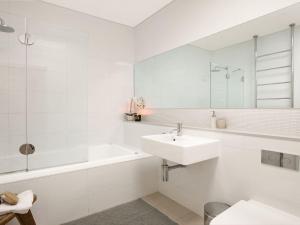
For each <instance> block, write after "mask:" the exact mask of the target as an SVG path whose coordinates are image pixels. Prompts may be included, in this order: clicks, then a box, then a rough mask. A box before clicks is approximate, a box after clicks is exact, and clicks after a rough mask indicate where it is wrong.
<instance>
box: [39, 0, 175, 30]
mask: <svg viewBox="0 0 300 225" xmlns="http://www.w3.org/2000/svg"><path fill="white" fill-rule="evenodd" d="M43 1H44V2H48V3H52V4H55V5H58V6H61V7H65V8H69V9H72V10H76V11H79V12H82V13H86V14H89V15H92V16H96V17H99V18H102V19H106V20H110V21H113V22H116V23H120V24H124V25H128V26H131V27H135V26H136V25H138V24H139V23H141V22H143V21H144V20H145V19H147V18H148V17H150V16H151V15H153V14H154V13H156V12H157V11H159V10H160V9H162V8H163V7H164V6H166V5H167V4H169V3H170V2H172V1H173V0H43Z"/></svg>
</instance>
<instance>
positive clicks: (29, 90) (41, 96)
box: [0, 12, 88, 173]
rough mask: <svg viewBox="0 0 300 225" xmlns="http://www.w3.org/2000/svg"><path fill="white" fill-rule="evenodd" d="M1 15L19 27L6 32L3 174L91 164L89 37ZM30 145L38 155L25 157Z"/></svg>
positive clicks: (2, 41) (1, 56) (1, 53)
mask: <svg viewBox="0 0 300 225" xmlns="http://www.w3.org/2000/svg"><path fill="white" fill-rule="evenodd" d="M0 16H1V17H5V18H6V22H7V23H9V24H10V25H11V26H13V27H14V28H15V32H14V33H9V34H8V33H0V45H1V49H0V60H1V62H0V66H1V67H0V69H1V74H0V75H1V84H0V85H1V86H0V88H1V89H0V91H1V101H2V104H1V105H3V106H6V107H1V120H0V125H1V127H0V134H1V141H0V144H1V153H0V173H6V172H13V171H19V170H32V169H38V168H46V167H53V166H59V165H66V164H72V163H77V162H84V161H87V159H88V145H87V76H86V74H87V73H86V70H87V46H88V36H87V35H86V34H85V33H80V32H79V31H74V30H70V29H67V28H63V27H58V26H55V25H51V24H48V23H44V22H42V21H32V20H27V21H26V19H25V18H22V17H20V16H15V15H7V14H5V13H2V12H0ZM24 144H25V145H26V144H32V145H33V146H34V148H35V151H34V153H33V154H29V155H27V154H25V155H24V154H21V152H20V146H22V145H24ZM27 152H28V151H27ZM23 153H24V151H23ZM25 153H26V151H25ZM29 153H32V152H29Z"/></svg>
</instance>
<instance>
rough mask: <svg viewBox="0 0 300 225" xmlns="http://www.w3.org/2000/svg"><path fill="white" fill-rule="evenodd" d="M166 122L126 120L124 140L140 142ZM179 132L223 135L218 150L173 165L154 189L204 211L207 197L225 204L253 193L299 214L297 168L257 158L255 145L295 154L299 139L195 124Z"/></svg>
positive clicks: (166, 128) (258, 198)
mask: <svg viewBox="0 0 300 225" xmlns="http://www.w3.org/2000/svg"><path fill="white" fill-rule="evenodd" d="M170 129H171V128H170V127H164V126H155V125H147V124H138V123H126V126H125V133H126V142H127V144H130V145H134V146H140V136H142V135H147V134H157V133H161V132H165V131H168V130H170ZM183 132H184V134H190V135H199V136H204V137H211V138H217V139H220V140H221V141H222V144H221V146H222V148H221V156H220V157H219V158H218V159H212V160H207V161H204V162H201V163H198V164H194V165H191V166H188V167H187V168H184V169H176V170H172V171H171V172H170V174H169V176H170V181H169V182H168V183H163V182H160V184H159V191H160V192H161V193H163V194H165V195H167V196H169V197H170V198H172V199H174V200H175V201H177V202H179V203H181V204H183V205H184V206H186V207H187V208H189V209H191V210H193V211H195V212H196V213H198V214H200V215H203V206H204V204H205V202H208V201H224V202H228V203H230V204H234V203H235V202H237V201H239V200H241V199H244V200H248V199H255V200H258V201H261V202H264V203H266V204H269V205H272V206H274V207H277V208H280V209H282V210H285V211H287V212H290V213H292V214H295V215H297V216H300V198H299V196H300V189H299V185H300V173H299V171H297V172H296V171H291V170H286V169H282V168H277V167H271V166H266V165H262V164H261V163H260V150H261V149H269V150H273V151H282V152H286V153H290V154H297V155H300V151H299V148H300V142H294V141H284V140H276V139H268V138H257V137H249V136H241V135H233V134H222V133H216V132H205V131H200V130H188V129H184V130H183Z"/></svg>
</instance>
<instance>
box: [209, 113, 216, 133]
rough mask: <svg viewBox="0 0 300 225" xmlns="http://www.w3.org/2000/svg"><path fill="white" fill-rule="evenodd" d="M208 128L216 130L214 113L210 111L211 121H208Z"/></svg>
mask: <svg viewBox="0 0 300 225" xmlns="http://www.w3.org/2000/svg"><path fill="white" fill-rule="evenodd" d="M210 127H211V128H212V129H216V127H217V116H216V112H215V111H212V116H211V119H210Z"/></svg>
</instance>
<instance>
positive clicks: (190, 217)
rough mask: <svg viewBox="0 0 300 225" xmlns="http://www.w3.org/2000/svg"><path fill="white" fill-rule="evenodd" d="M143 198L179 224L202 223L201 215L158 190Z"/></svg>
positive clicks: (199, 224)
mask: <svg viewBox="0 0 300 225" xmlns="http://www.w3.org/2000/svg"><path fill="white" fill-rule="evenodd" d="M143 200H144V201H145V202H147V203H148V204H150V205H152V206H153V207H154V208H156V209H158V210H159V211H160V212H162V213H163V214H165V215H166V216H168V217H169V218H170V219H171V220H173V221H174V222H176V223H178V224H179V225H203V224H204V222H203V219H202V217H200V216H199V215H197V214H196V213H194V212H192V211H190V210H189V209H187V208H185V207H183V206H182V205H179V204H178V203H177V202H175V201H173V200H171V199H169V198H168V197H166V196H164V195H162V194H160V193H158V192H157V193H154V194H151V195H148V196H145V197H144V198H143Z"/></svg>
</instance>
